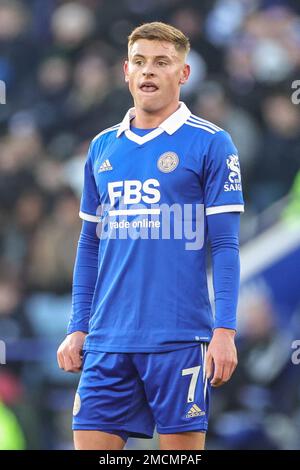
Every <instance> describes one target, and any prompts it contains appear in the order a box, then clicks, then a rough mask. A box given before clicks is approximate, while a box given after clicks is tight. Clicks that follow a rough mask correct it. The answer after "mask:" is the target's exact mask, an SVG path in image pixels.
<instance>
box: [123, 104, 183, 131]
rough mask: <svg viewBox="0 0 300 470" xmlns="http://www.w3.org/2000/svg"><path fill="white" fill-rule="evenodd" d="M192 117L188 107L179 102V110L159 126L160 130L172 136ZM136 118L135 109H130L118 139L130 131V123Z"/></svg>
mask: <svg viewBox="0 0 300 470" xmlns="http://www.w3.org/2000/svg"><path fill="white" fill-rule="evenodd" d="M190 115H191V111H190V110H189V109H188V107H187V106H186V105H185V104H184V103H183V102H182V101H179V108H178V109H177V110H176V111H175V112H174V113H173V114H171V116H169V117H168V118H167V119H165V121H163V122H162V123H161V124H160V125H159V126H158V129H162V131H166V132H167V133H168V134H169V135H172V134H174V132H176V131H177V130H178V129H179V128H180V127H181V126H182V125H183V124H184V123H185V122H186V120H187V119H188V117H189V116H190ZM134 117H135V108H130V109H129V110H128V111H127V113H126V114H125V117H124V119H123V121H122V122H121V124H120V127H119V129H118V132H117V137H120V135H121V134H122V133H123V132H125V131H130V121H131V119H133V118H134Z"/></svg>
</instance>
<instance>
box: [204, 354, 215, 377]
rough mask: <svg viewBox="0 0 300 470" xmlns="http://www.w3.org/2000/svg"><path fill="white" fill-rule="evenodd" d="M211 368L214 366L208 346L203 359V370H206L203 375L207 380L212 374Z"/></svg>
mask: <svg viewBox="0 0 300 470" xmlns="http://www.w3.org/2000/svg"><path fill="white" fill-rule="evenodd" d="M213 368H214V363H213V358H212V355H211V354H210V351H209V348H208V350H207V353H206V361H205V371H206V373H205V375H206V378H207V379H208V380H210V378H211V377H212V375H213Z"/></svg>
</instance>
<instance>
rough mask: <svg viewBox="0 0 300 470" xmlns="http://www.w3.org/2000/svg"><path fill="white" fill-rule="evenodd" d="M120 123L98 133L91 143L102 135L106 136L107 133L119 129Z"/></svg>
mask: <svg viewBox="0 0 300 470" xmlns="http://www.w3.org/2000/svg"><path fill="white" fill-rule="evenodd" d="M120 125H121V123H119V124H116V125H115V126H111V127H108V128H107V129H104V130H103V131H101V132H99V134H97V135H95V137H94V138H93V140H92V142H93V141H94V140H96V139H97V138H98V137H100V135H103V134H107V133H108V132H112V131H116V130H118V129H119V127H120Z"/></svg>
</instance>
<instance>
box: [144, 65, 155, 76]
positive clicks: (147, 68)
mask: <svg viewBox="0 0 300 470" xmlns="http://www.w3.org/2000/svg"><path fill="white" fill-rule="evenodd" d="M143 75H144V76H146V75H150V76H152V75H154V71H153V65H152V64H149V63H148V64H145V65H144V67H143Z"/></svg>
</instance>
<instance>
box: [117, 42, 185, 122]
mask: <svg viewBox="0 0 300 470" xmlns="http://www.w3.org/2000/svg"><path fill="white" fill-rule="evenodd" d="M184 59H185V57H184V54H183V53H181V52H178V51H177V50H176V49H175V46H174V44H172V43H170V42H167V41H156V40H153V41H150V40H148V39H139V40H137V41H136V42H135V43H134V44H133V45H132V47H131V49H130V50H129V58H128V60H126V61H125V64H124V73H125V80H126V82H128V84H129V90H130V92H131V94H132V96H133V99H134V103H135V107H139V108H140V109H142V110H143V111H145V112H150V113H151V112H157V111H159V110H160V109H164V108H166V107H167V106H169V105H170V104H172V103H176V102H178V99H179V93H180V85H181V84H183V83H185V82H186V80H187V79H188V76H189V73H190V68H189V65H187V64H185V63H184Z"/></svg>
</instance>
